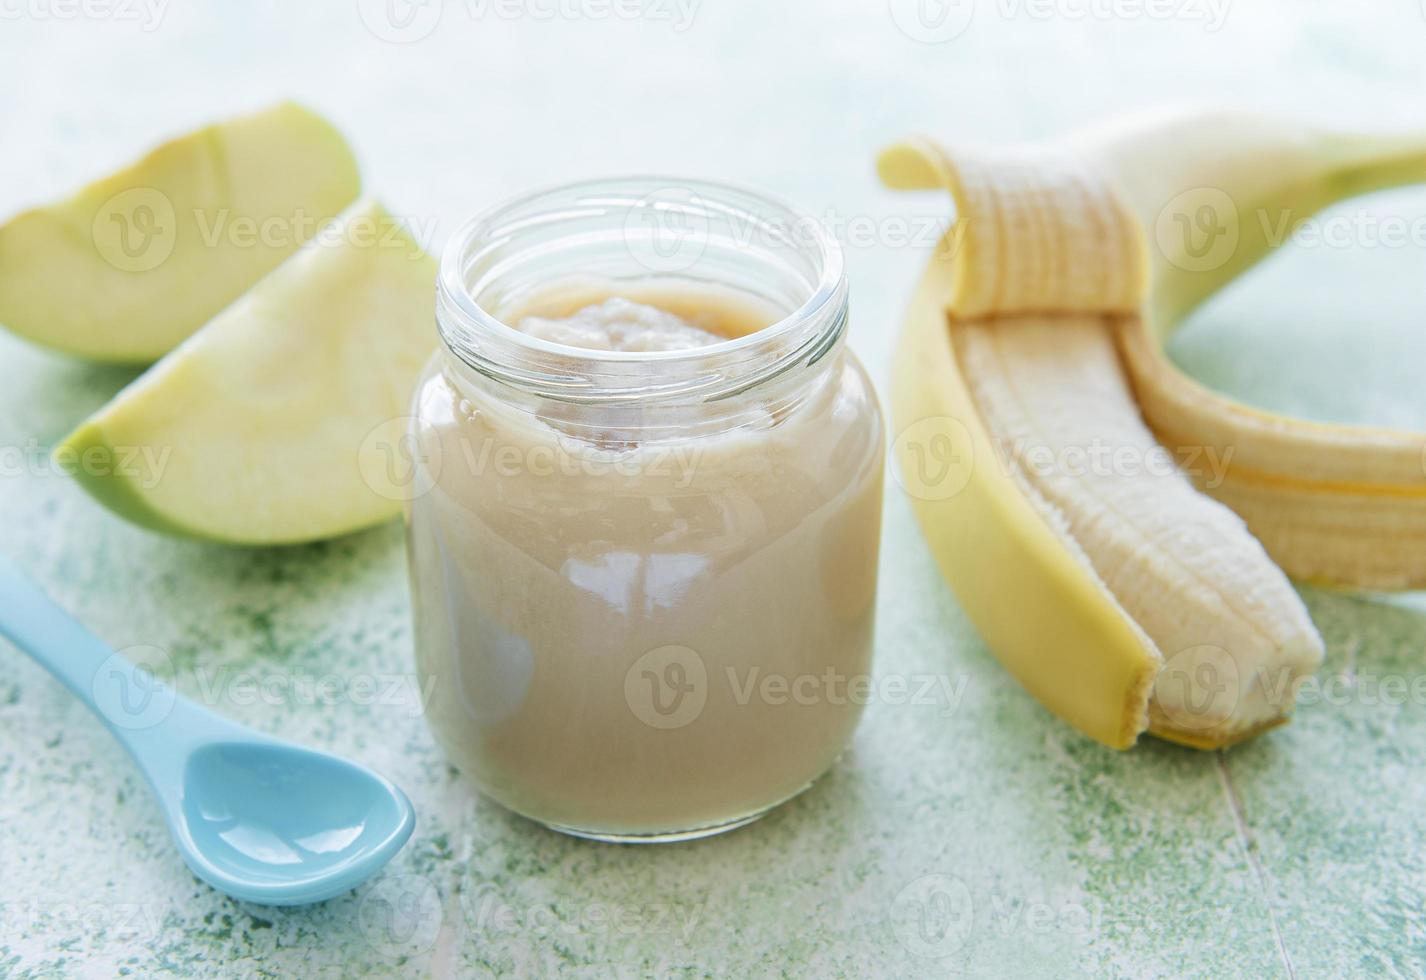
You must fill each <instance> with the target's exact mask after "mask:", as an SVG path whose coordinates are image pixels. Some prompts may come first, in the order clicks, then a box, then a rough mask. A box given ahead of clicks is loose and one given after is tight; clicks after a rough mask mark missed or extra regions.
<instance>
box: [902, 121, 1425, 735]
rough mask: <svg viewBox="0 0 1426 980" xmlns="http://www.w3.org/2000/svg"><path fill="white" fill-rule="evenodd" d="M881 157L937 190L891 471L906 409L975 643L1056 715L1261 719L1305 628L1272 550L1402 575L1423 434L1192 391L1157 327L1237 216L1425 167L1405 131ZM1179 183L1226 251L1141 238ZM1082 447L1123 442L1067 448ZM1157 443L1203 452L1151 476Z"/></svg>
mask: <svg viewBox="0 0 1426 980" xmlns="http://www.w3.org/2000/svg"><path fill="white" fill-rule="evenodd" d="M1205 134H1207V135H1205ZM1195 137H1198V140H1197V144H1199V145H1201V144H1203V143H1205V142H1206V143H1208V144H1209V145H1207V146H1204V147H1203V151H1202V152H1201V153H1200V152H1198V146H1197V145H1196V142H1195ZM1215 140H1216V141H1217V143H1216V145H1215ZM879 168H880V172H881V175H882V177H883V180H884V181H885V182H886V183H887V184H888V185H890V186H892V187H905V188H928V187H946V188H949V189H950V190H951V192H952V195H953V197H954V198H955V201H956V206H957V226H956V228H955V229H953V230H952V232H950V233H948V235H947V237H946V239H945V240H944V241H943V243H942V249H941V250H940V251H938V253H937V254H936V255H935V256H934V257H933V259H932V261H931V264H930V266H929V267H928V269H927V272H926V275H925V277H924V279H923V281H922V285H921V288H920V289H919V290H918V292H917V294H916V298H915V299H914V300H913V302H912V306H911V309H910V310H909V312H908V317H907V323H906V327H905V330H904V332H903V337H902V342H901V344H900V346H899V348H898V354H897V360H896V367H895V374H894V383H893V392H892V407H893V414H894V416H895V419H896V422H897V425H898V428H899V429H900V430H902V432H903V433H918V432H919V433H921V436H920V437H919V440H918V438H903V439H898V444H897V452H898V454H899V456H900V457H901V464H902V468H903V471H906V470H907V469H908V468H909V467H914V466H916V465H918V463H919V461H920V460H921V458H922V457H923V456H924V451H925V434H926V433H927V432H928V431H930V430H928V428H927V426H928V425H930V426H932V427H933V428H936V429H937V431H936V434H937V435H941V436H944V438H946V439H947V440H949V442H950V443H951V444H952V446H953V451H952V452H951V453H949V454H948V455H949V457H950V458H951V459H953V460H956V461H957V464H958V466H959V470H958V471H957V472H956V473H955V474H954V479H955V482H956V486H957V489H956V491H955V492H954V493H951V494H948V495H947V494H939V493H934V492H929V493H922V494H917V493H915V492H913V494H912V496H913V498H915V499H914V502H915V504H916V508H917V511H918V516H919V518H920V520H921V523H922V526H923V529H924V530H925V531H926V533H927V536H928V539H929V540H930V541H931V544H932V547H933V550H934V551H935V552H936V555H937V559H938V561H939V562H940V564H941V567H942V569H943V571H944V572H945V574H946V576H947V578H948V579H949V580H950V582H951V584H952V585H953V586H954V587H955V588H956V590H957V593H958V594H959V595H960V597H961V599H962V602H963V604H964V605H965V607H966V609H967V611H968V613H969V614H970V615H971V617H972V619H973V620H974V621H975V622H976V624H977V626H978V628H979V629H980V631H981V633H982V635H983V636H984V637H985V639H986V640H987V642H988V643H989V644H990V646H991V647H992V649H994V650H995V652H996V653H997V655H998V656H999V657H1000V659H1001V660H1002V661H1003V662H1004V663H1005V664H1006V666H1007V667H1009V668H1010V669H1011V671H1012V672H1013V673H1014V674H1015V675H1016V676H1017V677H1018V678H1019V679H1020V680H1021V681H1022V683H1024V684H1025V685H1026V686H1027V687H1028V688H1029V689H1030V690H1031V691H1032V692H1033V693H1035V694H1036V696H1037V697H1039V698H1040V700H1041V701H1042V702H1044V703H1045V704H1046V705H1047V706H1048V707H1050V708H1051V710H1053V711H1055V712H1056V713H1057V714H1059V715H1061V716H1062V717H1064V718H1065V719H1066V720H1068V721H1070V722H1071V723H1072V724H1074V725H1076V726H1077V727H1079V728H1080V729H1082V730H1083V731H1085V732H1086V733H1088V734H1089V735H1091V736H1092V737H1094V738H1097V739H1099V740H1100V741H1102V742H1105V743H1106V744H1109V745H1113V746H1116V747H1125V746H1127V745H1130V744H1132V743H1133V742H1134V740H1135V739H1136V738H1137V736H1138V735H1139V734H1140V733H1142V732H1143V731H1146V730H1147V731H1150V732H1151V733H1153V734H1155V735H1159V736H1161V737H1164V738H1168V739H1171V740H1174V741H1178V742H1182V743H1184V744H1188V745H1193V746H1197V747H1202V748H1215V747H1220V746H1223V745H1227V744H1231V743H1232V742H1235V741H1238V740H1240V739H1243V738H1246V737H1250V736H1252V735H1254V734H1256V733H1258V732H1260V731H1263V730H1265V729H1267V728H1271V727H1273V726H1274V725H1277V724H1281V723H1282V722H1283V721H1285V720H1286V719H1287V717H1288V714H1289V712H1290V711H1291V708H1292V700H1293V692H1294V690H1295V684H1296V682H1297V681H1298V680H1299V679H1300V678H1301V677H1302V676H1304V675H1305V674H1308V673H1310V672H1311V671H1312V670H1314V669H1315V668H1316V667H1317V666H1318V665H1319V664H1320V661H1321V658H1322V641H1321V638H1320V637H1319V636H1318V634H1317V633H1316V631H1315V629H1314V628H1313V626H1312V624H1311V621H1310V618H1309V617H1308V615H1307V612H1306V610H1305V608H1304V607H1303V605H1302V603H1301V601H1300V599H1299V598H1298V597H1297V595H1296V593H1295V592H1294V591H1293V590H1292V588H1291V586H1290V585H1289V583H1288V582H1287V579H1286V577H1285V576H1284V574H1283V572H1282V570H1281V569H1280V568H1279V567H1278V566H1279V565H1281V566H1283V567H1285V568H1286V569H1287V571H1289V572H1291V573H1292V574H1294V575H1296V576H1299V577H1304V578H1309V579H1313V580H1318V581H1328V582H1334V583H1340V584H1349V585H1359V586H1369V587H1378V588H1380V587H1408V586H1412V585H1416V584H1420V583H1421V582H1422V572H1423V570H1426V566H1423V562H1426V547H1423V544H1426V537H1423V534H1426V466H1424V465H1423V459H1426V443H1423V437H1422V436H1421V435H1419V434H1413V433H1401V432H1394V431H1387V430H1375V429H1367V428H1362V427H1352V426H1332V425H1324V424H1321V423H1312V422H1305V421H1300V420H1294V419H1283V418H1279V417H1276V416H1273V415H1271V414H1269V413H1266V412H1261V411H1259V410H1256V409H1252V408H1249V407H1247V406H1242V405H1239V404H1237V403H1234V402H1232V401H1231V400H1229V399H1226V398H1223V397H1221V396H1217V395H1212V394H1211V393H1207V392H1205V391H1204V390H1203V389H1201V388H1200V387H1199V386H1197V385H1195V384H1194V383H1193V382H1192V381H1190V380H1189V379H1187V378H1184V377H1183V376H1182V375H1180V374H1178V373H1177V371H1175V370H1174V369H1173V368H1172V366H1171V365H1170V363H1169V362H1168V360H1167V358H1166V357H1165V355H1164V354H1163V351H1162V339H1163V338H1164V337H1166V336H1167V335H1168V333H1169V332H1170V331H1171V329H1172V327H1173V326H1174V325H1175V324H1176V322H1177V320H1178V319H1179V318H1181V317H1182V316H1183V315H1184V314H1185V313H1186V312H1187V311H1188V310H1190V309H1192V307H1193V306H1194V305H1196V304H1197V303H1198V302H1201V301H1202V300H1203V299H1204V298H1206V297H1207V296H1208V295H1211V294H1212V292H1213V291H1215V290H1216V289H1217V288H1219V287H1221V286H1222V285H1223V284H1225V283H1226V282H1228V281H1230V280H1231V279H1232V278H1233V277H1234V276H1236V275H1237V274H1239V273H1241V272H1242V271H1244V270H1245V269H1246V268H1248V267H1250V266H1251V265H1252V263H1253V262H1255V261H1257V259H1258V258H1260V257H1261V256H1262V254H1264V253H1265V252H1266V251H1267V249H1268V246H1269V245H1271V244H1272V242H1270V241H1268V240H1267V239H1266V238H1265V236H1264V235H1263V234H1262V231H1261V227H1258V228H1255V229H1252V230H1250V229H1249V228H1248V226H1247V219H1246V217H1245V216H1246V215H1250V214H1253V213H1255V212H1258V211H1261V210H1263V209H1266V208H1269V207H1276V208H1279V209H1282V210H1284V212H1285V213H1286V214H1287V215H1288V216H1289V217H1288V220H1289V222H1290V223H1291V222H1297V221H1300V220H1304V219H1305V218H1306V217H1307V216H1309V215H1310V214H1312V213H1314V212H1315V211H1316V210H1318V209H1320V208H1321V207H1322V206H1324V205H1325V204H1327V203H1330V201H1332V200H1334V199H1336V198H1337V197H1339V196H1343V195H1346V194H1350V193H1356V192H1360V191H1363V190H1370V189H1374V188H1376V187H1381V186H1389V185H1391V184H1392V183H1399V182H1402V181H1405V180H1410V179H1413V178H1417V177H1421V176H1426V173H1422V172H1426V153H1422V152H1420V151H1419V150H1417V149H1413V148H1410V147H1408V146H1403V144H1400V143H1397V142H1394V141H1379V140H1366V141H1357V142H1353V141H1350V140H1344V139H1340V138H1327V137H1323V136H1321V135H1320V134H1314V133H1311V132H1307V131H1302V130H1297V129H1293V128H1291V127H1286V126H1283V125H1280V124H1276V125H1268V124H1260V123H1254V122H1251V121H1249V122H1245V121H1243V120H1242V119H1239V118H1237V117H1231V118H1230V117H1221V116H1199V117H1191V116H1190V117H1184V116H1176V117H1168V118H1167V121H1165V120H1164V119H1150V120H1147V121H1143V120H1141V121H1138V122H1136V123H1134V124H1132V125H1129V126H1120V127H1117V128H1113V129H1110V130H1106V131H1103V132H1100V133H1097V134H1091V135H1090V136H1086V137H1078V138H1075V139H1072V140H1069V141H1065V142H1064V143H1062V144H1059V145H1057V146H1050V147H1037V148H1031V149H1028V150H1023V151H1016V152H1014V153H1010V154H1004V153H1001V154H993V153H985V152H982V151H968V150H964V149H962V150H957V151H949V150H946V149H945V148H943V147H941V146H940V145H938V144H936V143H934V142H933V141H930V140H926V139H916V140H909V141H907V142H905V143H902V144H898V145H897V146H895V147H893V148H891V149H890V150H888V151H887V152H886V153H885V154H883V156H882V157H881V159H880V161H879ZM1185 185H1186V186H1187V189H1188V190H1190V191H1193V192H1194V193H1198V192H1200V191H1202V189H1203V188H1205V187H1206V188H1209V189H1210V190H1219V191H1220V193H1223V194H1224V195H1225V196H1226V197H1227V198H1228V199H1229V200H1230V201H1233V202H1235V203H1234V205H1233V217H1234V219H1235V220H1237V221H1239V222H1240V223H1241V224H1240V226H1239V227H1238V228H1237V229H1236V235H1237V247H1236V248H1235V249H1234V250H1233V251H1232V252H1230V253H1229V254H1227V255H1226V256H1225V257H1224V258H1222V260H1221V261H1219V262H1218V264H1216V265H1213V266H1211V267H1207V266H1203V265H1202V264H1199V265H1197V266H1195V264H1194V263H1193V262H1191V261H1187V260H1186V258H1185V257H1184V256H1173V255H1171V254H1169V253H1168V251H1167V249H1165V248H1164V247H1163V240H1162V237H1161V238H1160V242H1159V244H1160V248H1159V250H1158V251H1154V250H1153V249H1152V248H1151V247H1150V244H1151V243H1150V241H1149V237H1148V233H1147V231H1146V229H1147V228H1148V227H1152V225H1153V222H1154V221H1155V220H1156V217H1157V218H1162V216H1163V214H1162V212H1163V210H1164V209H1165V202H1173V201H1174V199H1175V198H1176V196H1178V195H1180V194H1182V193H1183V190H1184V189H1185ZM1225 188H1226V190H1225ZM1195 189H1196V190H1195ZM1186 200H1187V201H1188V203H1189V204H1191V203H1193V201H1194V197H1193V194H1189V196H1188V198H1187V199H1186ZM1155 210H1158V211H1159V212H1160V214H1158V215H1157V216H1156V215H1155V214H1154V211H1155ZM1170 241H1171V239H1170ZM933 420H938V421H933ZM1096 449H1098V450H1102V451H1103V452H1102V453H1101V458H1109V459H1111V460H1113V459H1118V460H1121V461H1127V462H1126V463H1124V464H1123V465H1120V464H1115V463H1112V462H1111V463H1110V465H1108V467H1107V468H1099V469H1096V468H1095V467H1094V466H1093V465H1090V466H1089V467H1088V469H1086V468H1085V466H1084V465H1083V463H1082V462H1081V465H1079V466H1078V467H1070V466H1069V465H1067V461H1069V460H1070V459H1075V460H1080V461H1084V460H1087V459H1090V458H1092V457H1093V455H1094V451H1095V450H1096ZM1164 449H1168V450H1175V449H1193V450H1198V451H1200V452H1201V453H1206V454H1208V455H1209V456H1210V457H1211V458H1215V459H1217V460H1220V461H1222V463H1223V464H1224V465H1223V468H1222V469H1221V470H1220V471H1215V472H1211V473H1210V471H1207V470H1205V469H1203V468H1199V469H1198V470H1191V469H1190V470H1189V471H1188V472H1180V471H1179V470H1177V469H1174V468H1173V467H1168V468H1167V469H1165V468H1164V467H1163V466H1162V465H1160V466H1159V467H1158V468H1157V469H1154V470H1153V472H1148V469H1149V467H1147V466H1146V462H1147V461H1148V460H1149V459H1150V458H1154V453H1155V451H1156V450H1159V451H1162V450H1164ZM1027 450H1034V451H1036V452H1037V453H1038V456H1039V458H1040V459H1041V460H1042V462H1041V463H1039V464H1036V463H1034V459H1033V458H1032V457H1033V456H1034V453H1030V452H1027ZM1105 453H1107V457H1105V456H1104V454H1105ZM1158 458H1159V459H1160V460H1161V459H1162V457H1158ZM1044 460H1048V461H1049V462H1048V465H1046V464H1045V463H1044V462H1043V461H1044ZM1210 475H1211V476H1213V477H1214V479H1212V480H1207V479H1206V478H1207V477H1208V476H1210ZM1190 476H1192V477H1194V478H1195V479H1196V480H1198V481H1199V483H1200V485H1201V487H1202V488H1203V489H1208V490H1211V491H1212V492H1213V493H1214V495H1215V496H1216V497H1217V498H1218V499H1217V500H1214V499H1210V498H1209V497H1207V496H1204V495H1203V494H1202V493H1200V492H1198V491H1197V490H1195V489H1194V488H1193V486H1192V484H1191V483H1190V482H1189V477H1190ZM1220 501H1221V503H1220ZM1224 504H1227V505H1228V506H1224ZM1229 507H1232V508H1233V509H1232V510H1230V509H1229ZM1234 511H1237V513H1236V514H1235V513H1234ZM1240 515H1241V516H1240ZM1244 518H1246V522H1247V523H1246V526H1245V523H1244ZM1259 539H1261V543H1260V540H1259ZM1264 545H1266V551H1265V549H1264ZM1269 556H1271V557H1269ZM1274 562H1276V563H1277V564H1274Z"/></svg>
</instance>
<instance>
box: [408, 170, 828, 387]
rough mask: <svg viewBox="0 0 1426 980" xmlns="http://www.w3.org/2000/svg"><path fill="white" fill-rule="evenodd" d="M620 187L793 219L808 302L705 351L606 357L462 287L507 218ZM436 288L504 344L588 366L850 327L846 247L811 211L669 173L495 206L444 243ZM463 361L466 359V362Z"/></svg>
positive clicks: (712, 353)
mask: <svg viewBox="0 0 1426 980" xmlns="http://www.w3.org/2000/svg"><path fill="white" fill-rule="evenodd" d="M621 185H643V186H645V187H648V188H653V189H658V188H677V189H680V190H689V191H692V192H694V193H697V192H699V191H706V192H708V193H710V194H717V193H723V194H731V195H739V196H742V197H744V198H747V199H750V200H752V201H756V202H758V203H759V204H761V205H765V206H767V207H768V208H770V209H773V210H776V211H779V212H781V213H782V214H783V215H784V216H786V217H789V218H791V219H793V220H794V221H795V222H796V223H797V224H798V225H799V226H804V227H806V228H808V229H810V230H811V233H812V234H811V238H812V242H811V244H812V245H813V246H814V247H815V249H816V254H817V259H816V261H817V269H818V273H819V275H818V279H817V283H816V285H815V286H814V288H813V290H812V292H811V294H810V295H809V296H808V297H807V299H806V300H804V301H803V302H802V303H801V304H800V305H799V306H798V307H797V308H796V309H793V310H791V311H789V312H788V313H787V314H786V315H785V316H783V317H782V318H780V319H778V320H776V321H775V322H773V323H771V324H769V325H768V326H766V327H764V328H762V329H761V330H757V331H755V332H753V333H750V334H747V335H746V336H743V337H735V338H731V339H729V340H723V341H719V342H717V343H714V344H708V345H707V346H704V347H694V348H688V349H685V350H664V351H609V350H595V349H589V348H583V347H572V346H569V345H567V344H560V343H555V342H553V341H549V340H545V339H543V338H539V337H534V336H531V335H530V334H527V333H523V332H521V331H519V330H516V329H515V328H514V327H512V326H510V325H509V324H508V323H505V322H504V321H503V320H501V319H500V318H499V317H497V316H495V315H494V314H493V313H491V312H490V311H489V310H487V309H485V308H484V307H483V306H481V305H480V304H479V303H478V302H476V299H475V296H474V295H472V292H471V290H470V289H469V287H468V285H467V283H466V282H465V277H464V267H465V259H466V257H467V256H468V254H469V252H470V249H471V247H472V245H474V244H476V243H478V242H480V241H481V240H482V239H484V238H487V237H491V236H493V235H496V234H498V233H499V232H500V230H501V225H500V220H501V218H502V217H503V216H505V215H508V214H511V213H514V212H518V211H519V210H521V209H522V208H525V207H527V206H529V205H531V204H533V203H535V202H537V201H539V200H541V199H542V198H552V199H553V198H555V197H557V196H559V195H561V194H568V193H571V192H579V191H586V190H587V191H589V192H591V193H597V192H598V191H599V190H601V189H610V190H613V189H615V188H617V187H619V186H621ZM644 196H645V197H648V196H651V195H650V194H647V193H646V194H645V195H644ZM436 288H437V292H438V294H439V297H440V299H441V300H442V303H441V304H439V305H438V310H443V311H454V312H456V313H458V314H459V315H460V316H461V317H462V318H464V319H465V320H466V321H468V323H469V324H471V325H474V326H476V327H479V328H483V329H485V330H487V331H490V332H492V333H493V334H494V335H495V336H497V337H498V338H499V339H500V340H501V341H503V342H505V343H509V344H512V345H515V346H518V347H520V348H524V349H525V350H528V351H533V352H538V353H541V354H544V355H547V356H549V357H553V358H564V359H571V360H578V361H582V362H585V363H590V362H593V363H595V364H599V365H602V366H614V365H618V366H626V365H627V366H632V365H637V364H653V363H660V362H665V363H667V362H676V361H688V360H691V359H702V358H711V357H718V356H720V355H737V354H739V353H742V352H745V351H747V350H749V349H750V348H755V347H759V346H763V345H766V344H768V343H769V342H774V341H777V340H779V339H781V338H783V337H785V336H786V335H787V334H789V333H792V332H794V331H795V330H796V329H797V327H798V326H800V325H802V324H805V323H807V322H809V321H810V320H814V319H816V318H818V317H822V316H828V314H829V311H831V313H832V316H831V317H830V318H829V319H831V320H833V323H832V327H831V329H834V330H836V331H837V332H840V330H841V329H842V327H843V326H844V325H845V319H846V317H845V312H844V311H838V310H836V309H835V307H836V306H842V307H844V306H845V305H846V298H847V289H846V283H845V269H844V265H843V257H842V248H841V244H840V243H839V242H838V241H837V239H836V236H835V235H833V234H832V233H831V232H830V231H829V230H828V229H827V227H826V226H825V225H824V224H823V223H822V222H821V221H818V220H817V219H816V218H815V217H814V216H813V215H812V214H811V213H810V212H807V211H805V210H803V209H802V208H800V207H798V206H797V205H795V204H793V203H792V202H790V201H788V200H787V199H785V198H783V197H781V196H780V195H777V194H772V193H769V192H767V191H763V190H761V189H758V188H754V187H750V186H747V185H744V184H739V183H736V182H733V181H723V180H711V179H704V178H690V177H678V176H672V175H668V174H629V175H622V176H617V177H604V178H594V179H587V180H575V181H566V182H563V183H559V184H552V185H547V186H545V187H541V188H537V189H535V190H532V191H528V192H526V193H524V194H520V195H518V196H516V197H512V198H507V199H505V200H504V201H502V202H501V203H499V204H496V205H494V206H493V207H490V208H487V209H485V210H484V211H481V212H478V213H477V214H475V215H474V216H473V217H471V218H469V219H467V220H466V221H465V222H464V223H463V224H461V226H460V227H459V228H457V229H456V231H455V233H454V234H453V235H452V236H451V238H450V240H449V241H448V242H447V244H446V248H445V251H444V253H443V254H442V256H441V261H440V268H439V272H438V274H437V287H436ZM838 313H840V315H837V314H838ZM437 319H438V321H439V320H440V315H439V313H438V316H437ZM836 321H840V322H836ZM440 332H441V335H442V340H443V341H445V342H446V345H447V346H448V347H450V346H451V344H450V340H449V338H448V337H447V335H446V332H445V330H444V328H442V329H441V331H440ZM832 339H835V338H832ZM457 353H459V352H457ZM462 359H465V358H464V357H463V358H462ZM473 366H474V365H473Z"/></svg>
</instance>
